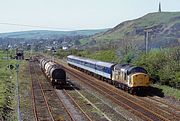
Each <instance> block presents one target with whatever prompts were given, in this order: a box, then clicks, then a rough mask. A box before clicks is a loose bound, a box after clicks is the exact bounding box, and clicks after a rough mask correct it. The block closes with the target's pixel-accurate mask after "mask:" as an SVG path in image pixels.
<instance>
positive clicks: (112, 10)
mask: <svg viewBox="0 0 180 121" xmlns="http://www.w3.org/2000/svg"><path fill="white" fill-rule="evenodd" d="M159 2H161V5H162V11H180V0H0V33H3V32H13V31H26V30H57V31H58V30H82V29H100V28H112V27H114V26H116V25H117V24H119V23H121V22H123V21H126V20H131V19H135V18H138V17H141V16H143V15H145V14H147V13H150V12H157V11H158V4H159ZM3 23H10V24H20V25H30V26H40V27H24V26H15V25H5V24H3Z"/></svg>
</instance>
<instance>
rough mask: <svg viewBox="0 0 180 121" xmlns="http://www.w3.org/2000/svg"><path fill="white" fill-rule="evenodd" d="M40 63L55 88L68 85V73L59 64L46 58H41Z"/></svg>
mask: <svg viewBox="0 0 180 121" xmlns="http://www.w3.org/2000/svg"><path fill="white" fill-rule="evenodd" d="M38 61H39V63H40V67H41V69H42V70H43V72H44V73H45V75H46V76H47V77H48V78H49V79H50V81H51V84H52V86H53V87H57V86H63V85H66V72H65V70H64V69H62V67H61V66H60V65H59V64H57V63H55V62H53V61H51V60H49V59H46V58H41V59H39V60H38Z"/></svg>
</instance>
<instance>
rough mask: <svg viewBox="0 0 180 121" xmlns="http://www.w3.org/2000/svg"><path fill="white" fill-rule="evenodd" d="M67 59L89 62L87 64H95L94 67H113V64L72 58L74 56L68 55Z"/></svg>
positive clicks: (76, 57)
mask: <svg viewBox="0 0 180 121" xmlns="http://www.w3.org/2000/svg"><path fill="white" fill-rule="evenodd" d="M68 58H72V59H77V60H80V61H84V62H89V63H92V64H96V65H99V66H103V67H111V66H113V65H114V64H113V63H109V62H103V61H98V60H93V59H88V58H83V57H78V56H74V55H69V56H68Z"/></svg>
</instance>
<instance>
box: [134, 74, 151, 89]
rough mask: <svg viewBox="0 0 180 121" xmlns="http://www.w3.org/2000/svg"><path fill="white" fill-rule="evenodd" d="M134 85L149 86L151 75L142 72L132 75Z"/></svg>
mask: <svg viewBox="0 0 180 121" xmlns="http://www.w3.org/2000/svg"><path fill="white" fill-rule="evenodd" d="M132 86H133V87H137V86H142V87H143V86H145V87H147V86H149V76H148V75H147V74H142V73H138V74H134V75H132Z"/></svg>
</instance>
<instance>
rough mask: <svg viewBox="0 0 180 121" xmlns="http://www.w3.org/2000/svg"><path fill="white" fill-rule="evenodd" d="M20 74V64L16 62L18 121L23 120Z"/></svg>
mask: <svg viewBox="0 0 180 121" xmlns="http://www.w3.org/2000/svg"><path fill="white" fill-rule="evenodd" d="M18 74H19V64H18V63H17V64H16V81H17V85H16V92H17V111H18V121H21V113H20V96H19V79H18V76H19V75H18Z"/></svg>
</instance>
